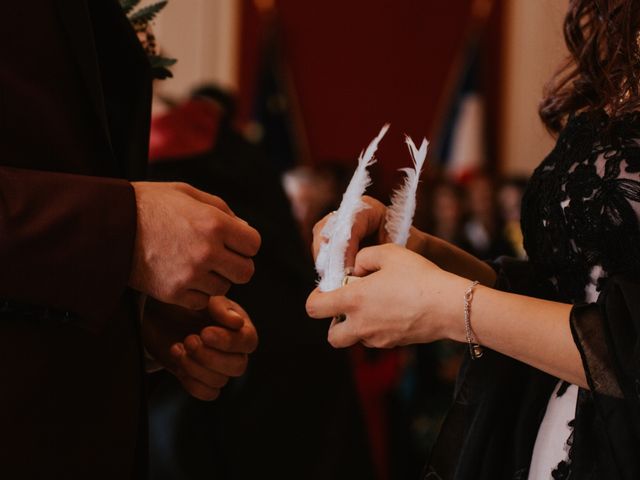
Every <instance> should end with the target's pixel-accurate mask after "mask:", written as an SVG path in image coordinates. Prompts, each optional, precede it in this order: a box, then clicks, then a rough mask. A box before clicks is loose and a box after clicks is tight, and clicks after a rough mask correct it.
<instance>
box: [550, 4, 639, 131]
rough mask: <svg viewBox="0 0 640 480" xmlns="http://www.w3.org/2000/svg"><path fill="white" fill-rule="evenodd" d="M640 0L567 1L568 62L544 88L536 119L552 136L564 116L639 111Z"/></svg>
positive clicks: (566, 35) (560, 126) (565, 119)
mask: <svg viewBox="0 0 640 480" xmlns="http://www.w3.org/2000/svg"><path fill="white" fill-rule="evenodd" d="M639 30H640V0H569V11H568V12H567V16H566V17H565V20H564V38H565V42H566V44H567V47H568V48H569V58H568V60H567V62H566V63H565V64H564V65H563V66H562V68H561V69H560V70H559V71H558V72H557V73H556V74H555V75H554V76H553V78H552V79H551V81H550V82H549V83H548V84H547V86H546V87H545V92H544V99H543V100H542V103H541V104H540V109H539V114H540V118H542V121H543V122H544V124H545V125H546V126H547V128H548V129H549V130H550V131H552V132H554V133H557V132H559V131H560V130H561V129H562V128H563V127H564V125H565V123H566V121H567V118H568V117H569V115H571V114H573V113H577V112H581V111H592V110H600V109H604V110H605V111H606V112H607V113H608V114H609V116H610V117H611V118H613V117H616V116H619V115H622V114H625V113H628V112H631V111H634V110H638V109H639V107H640V96H639V95H638V87H639V82H640V48H639V46H638V38H639Z"/></svg>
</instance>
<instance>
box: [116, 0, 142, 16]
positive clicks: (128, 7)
mask: <svg viewBox="0 0 640 480" xmlns="http://www.w3.org/2000/svg"><path fill="white" fill-rule="evenodd" d="M139 4H140V0H120V6H121V7H122V10H124V13H126V14H127V15H129V14H130V13H131V11H132V10H133V9H134V8H136V7H137V6H138V5H139Z"/></svg>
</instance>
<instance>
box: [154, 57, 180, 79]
mask: <svg viewBox="0 0 640 480" xmlns="http://www.w3.org/2000/svg"><path fill="white" fill-rule="evenodd" d="M176 61H177V60H176V59H175V58H167V57H162V56H158V55H151V56H150V57H149V62H150V63H151V74H152V76H153V78H157V79H160V80H164V79H165V78H171V77H173V74H172V73H171V70H169V67H171V66H173V65H175V63H176Z"/></svg>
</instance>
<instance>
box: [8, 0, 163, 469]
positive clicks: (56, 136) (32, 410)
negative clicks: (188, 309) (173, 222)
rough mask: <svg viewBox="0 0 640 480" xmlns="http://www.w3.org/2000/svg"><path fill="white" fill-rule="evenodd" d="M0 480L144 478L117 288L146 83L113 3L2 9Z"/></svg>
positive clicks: (138, 385) (129, 305) (129, 313)
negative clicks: (127, 179) (0, 478)
mask: <svg viewBox="0 0 640 480" xmlns="http://www.w3.org/2000/svg"><path fill="white" fill-rule="evenodd" d="M0 22H1V26H0V272H1V273H0V389H1V390H0V392H1V393H0V432H1V435H2V437H1V438H2V439H1V440H0V477H2V478H11V479H23V478H24V479H40V478H43V479H45V478H46V479H83V480H86V479H107V478H108V479H128V478H140V477H141V476H143V475H144V473H143V470H144V468H145V465H144V464H145V460H144V450H145V441H146V434H145V433H144V431H145V422H146V420H144V418H145V414H144V413H145V412H144V407H143V386H142V379H143V370H142V368H141V354H140V352H141V346H140V345H141V343H140V339H139V327H138V326H139V323H138V320H137V308H136V302H135V296H134V295H133V292H131V291H129V290H128V289H127V280H128V276H129V270H130V262H131V255H132V249H133V242H134V237H135V228H136V207H135V197H134V194H133V190H132V188H131V185H130V183H129V182H128V181H126V180H124V179H125V178H129V179H135V178H139V177H140V176H141V175H142V174H143V171H144V165H145V162H146V152H147V138H148V131H147V129H148V123H149V105H150V76H149V65H148V62H146V59H145V57H144V52H143V51H142V48H141V47H140V44H139V42H138V41H137V39H136V36H135V34H134V33H133V31H132V30H131V28H130V26H129V25H128V21H127V19H126V17H125V16H124V15H123V13H122V11H121V9H120V7H119V5H118V3H117V1H116V0H32V1H13V2H8V3H7V4H3V8H2V17H1V20H0Z"/></svg>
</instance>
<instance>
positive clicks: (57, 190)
mask: <svg viewBox="0 0 640 480" xmlns="http://www.w3.org/2000/svg"><path fill="white" fill-rule="evenodd" d="M135 232H136V203H135V195H134V192H133V187H132V186H131V184H130V183H129V182H127V181H125V180H117V179H107V178H97V177H89V176H81V175H70V174H61V173H48V172H39V171H32V170H23V169H15V168H8V167H0V268H1V269H2V273H1V274H0V299H1V300H8V301H11V302H17V303H24V304H27V305H34V306H43V307H48V308H50V309H52V310H59V311H64V312H69V313H70V314H72V315H73V316H74V317H75V319H76V321H77V323H79V324H80V325H82V326H83V327H85V328H87V329H89V330H93V331H99V330H100V328H101V327H102V326H103V325H104V323H105V322H106V321H107V320H108V319H109V317H110V315H111V314H113V313H114V311H115V308H116V307H117V305H118V303H119V302H120V300H121V299H122V296H123V294H124V293H125V290H126V289H127V283H128V279H129V273H130V268H131V263H132V253H133V245H134V240H135Z"/></svg>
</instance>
